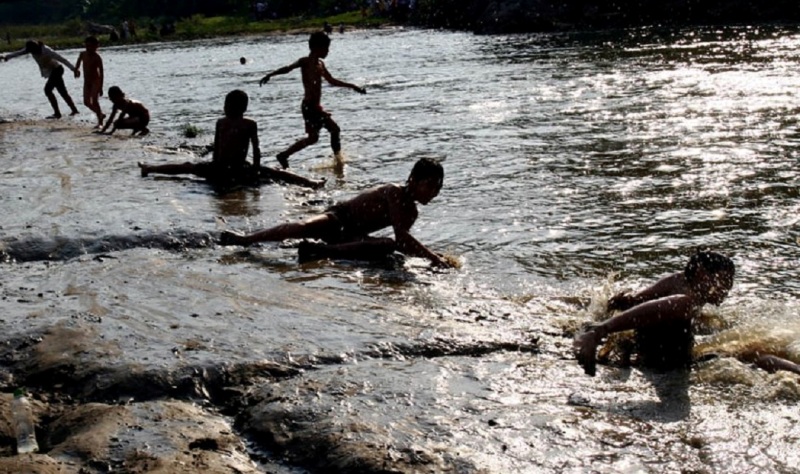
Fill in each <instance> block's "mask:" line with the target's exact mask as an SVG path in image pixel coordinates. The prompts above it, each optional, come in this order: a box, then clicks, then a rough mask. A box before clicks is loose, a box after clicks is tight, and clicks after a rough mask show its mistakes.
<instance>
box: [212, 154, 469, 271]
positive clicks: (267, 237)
mask: <svg viewBox="0 0 800 474" xmlns="http://www.w3.org/2000/svg"><path fill="white" fill-rule="evenodd" d="M443 179H444V170H443V169H442V165H441V164H439V163H437V162H436V161H434V160H431V159H430V158H422V159H420V160H419V161H417V163H416V164H415V165H414V168H413V169H412V170H411V174H410V175H409V177H408V180H407V182H406V184H405V185H403V186H400V185H397V184H384V185H382V186H378V187H376V188H373V189H370V190H368V191H365V192H363V193H361V194H359V195H358V196H356V197H354V198H352V199H350V200H348V201H344V202H342V203H339V204H337V205H335V206H333V207H331V208H330V209H328V210H327V211H326V212H325V213H324V214H322V215H320V216H317V217H312V218H311V219H308V220H306V221H304V222H298V223H288V224H281V225H278V226H276V227H272V228H270V229H265V230H262V231H259V232H255V233H253V234H249V235H240V234H235V233H233V232H228V231H226V232H223V233H222V235H221V236H220V243H221V244H222V245H250V244H253V243H256V242H263V241H282V240H285V239H305V238H309V239H321V240H323V241H324V242H325V244H311V243H309V242H305V241H304V242H302V243H301V245H300V247H299V249H298V251H299V257H300V259H301V260H311V259H323V258H334V259H336V258H341V259H355V260H365V259H366V260H376V259H381V258H385V257H386V256H388V255H390V254H391V253H393V252H395V251H399V252H401V253H404V254H406V255H410V256H415V257H422V258H426V259H428V260H430V261H431V263H433V264H434V265H436V266H439V267H453V266H454V264H453V262H451V261H449V260H448V259H447V258H446V257H443V256H441V255H438V254H436V253H434V252H432V251H431V250H429V249H428V248H427V247H425V246H424V245H423V244H422V243H420V242H419V241H418V240H417V239H415V238H414V237H413V236H412V235H411V234H410V233H409V230H410V229H411V226H412V225H414V222H415V221H416V220H417V216H418V211H417V206H416V203H418V202H419V203H421V204H423V205H425V204H428V203H429V202H430V201H431V200H432V199H433V198H435V197H436V196H437V195H438V194H439V191H440V190H441V188H442V181H443ZM389 226H391V227H392V228H393V229H394V239H392V238H388V237H386V238H376V237H371V236H370V235H369V234H370V233H372V232H376V231H378V230H380V229H383V228H386V227H389Z"/></svg>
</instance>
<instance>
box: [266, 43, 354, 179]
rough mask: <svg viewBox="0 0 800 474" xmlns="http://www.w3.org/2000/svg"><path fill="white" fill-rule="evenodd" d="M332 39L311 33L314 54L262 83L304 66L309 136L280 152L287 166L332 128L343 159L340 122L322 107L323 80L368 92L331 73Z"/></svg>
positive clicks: (337, 154)
mask: <svg viewBox="0 0 800 474" xmlns="http://www.w3.org/2000/svg"><path fill="white" fill-rule="evenodd" d="M330 44H331V39H330V38H329V37H328V35H326V34H325V33H324V32H322V31H318V32H315V33H312V34H311V37H310V38H309V39H308V47H309V50H310V53H309V55H308V56H305V57H302V58H300V59H298V60H297V61H295V62H294V63H292V64H290V65H288V66H284V67H282V68H279V69H276V70H275V71H272V72H270V73H269V74H267V75H266V76H264V77H263V78H262V79H261V81H260V82H259V84H260V85H262V86H263V85H264V84H266V83H267V82H269V80H270V78H271V77H273V76H277V75H280V74H286V73H288V72H291V71H293V70H295V69H297V68H300V71H301V74H302V79H303V90H304V94H303V102H302V104H301V107H300V109H301V111H302V113H303V121H304V122H305V128H306V134H307V136H306V137H305V138H301V139H300V140H298V141H297V142H295V143H294V144H293V145H291V146H290V147H289V148H287V149H286V150H285V151H282V152H280V153H278V155H277V159H278V162H279V163H280V164H281V166H282V167H283V168H288V167H289V156H291V155H292V154H294V153H297V152H298V151H300V150H302V149H303V148H305V147H307V146H309V145H312V144H314V143H317V141H318V140H319V131H320V129H322V128H325V129H326V130H328V133H330V135H331V148H332V149H333V153H334V155H335V157H336V159H337V161H340V160H341V155H340V152H341V150H342V144H341V139H340V137H339V133H340V129H339V125H337V124H336V122H334V121H333V118H331V114H330V112H327V111H325V109H323V108H322V104H321V101H322V79H325V80H326V81H327V82H328V83H329V84H331V85H333V86H336V87H346V88H349V89H353V90H354V91H356V92H358V93H360V94H366V93H367V91H366V90H364V88H362V87H359V86H356V85H354V84H350V83H348V82H344V81H340V80H339V79H336V78H334V77H333V76H331V73H330V72H328V69H327V68H326V67H325V62H324V61H323V59H325V58H326V57H327V56H328V50H329V48H330Z"/></svg>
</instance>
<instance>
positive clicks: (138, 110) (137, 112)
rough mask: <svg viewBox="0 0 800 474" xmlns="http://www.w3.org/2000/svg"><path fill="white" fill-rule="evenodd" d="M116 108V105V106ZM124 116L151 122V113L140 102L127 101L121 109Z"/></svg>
mask: <svg viewBox="0 0 800 474" xmlns="http://www.w3.org/2000/svg"><path fill="white" fill-rule="evenodd" d="M114 107H116V105H115V106H114ZM119 110H120V111H121V112H122V113H123V114H127V115H128V116H129V117H131V118H138V119H140V120H142V121H149V120H150V111H149V110H147V107H145V106H144V104H142V103H141V102H139V101H136V100H130V99H127V100H126V101H125V103H124V104H122V105H121V106H120V107H119Z"/></svg>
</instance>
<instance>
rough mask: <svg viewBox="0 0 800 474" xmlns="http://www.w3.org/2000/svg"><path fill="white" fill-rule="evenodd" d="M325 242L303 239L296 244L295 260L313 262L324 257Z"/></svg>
mask: <svg viewBox="0 0 800 474" xmlns="http://www.w3.org/2000/svg"><path fill="white" fill-rule="evenodd" d="M324 254H325V244H317V243H314V242H309V241H308V240H304V241H302V242H300V244H299V245H298V246H297V261H298V262H299V263H306V262H315V261H317V260H322V259H323V258H326V257H325V255H324Z"/></svg>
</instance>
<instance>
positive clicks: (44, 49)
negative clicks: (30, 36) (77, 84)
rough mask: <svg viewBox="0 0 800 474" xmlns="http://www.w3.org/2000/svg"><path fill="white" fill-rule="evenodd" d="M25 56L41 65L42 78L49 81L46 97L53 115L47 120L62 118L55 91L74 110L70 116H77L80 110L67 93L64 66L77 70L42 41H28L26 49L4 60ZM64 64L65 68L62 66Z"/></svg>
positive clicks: (46, 84) (45, 87)
mask: <svg viewBox="0 0 800 474" xmlns="http://www.w3.org/2000/svg"><path fill="white" fill-rule="evenodd" d="M25 54H30V55H31V56H32V57H33V59H34V60H35V61H36V64H38V65H39V71H40V72H41V73H42V77H44V78H45V79H47V82H46V83H45V85H44V95H46V96H47V100H49V101H50V106H51V107H53V115H50V116H49V117H47V118H49V119H60V118H61V110H59V108H58V101H57V100H56V96H55V94H53V89H55V90H57V91H58V93H59V94H60V95H61V97H62V98H63V99H64V102H66V103H67V105H68V106H69V108H70V109H71V110H72V113H70V115H77V114H78V109H77V108H76V107H75V102H73V101H72V97H70V95H69V92H67V87H66V86H65V85H64V66H67V67H68V68H69V70H70V71H72V72H73V73H74V72H75V71H77V69H75V67H74V66H73V65H72V64H71V63H70V62H69V61H67V60H66V59H64V57H63V56H61V55H60V54H58V53H56V52H55V51H53V50H52V49H50V47H48V46H46V45H45V44H44V43H42V42H41V41H28V42H26V43H25V48H23V49H21V50H19V51H17V52H14V53H10V54H8V55H6V56H4V57H2V59H3V61H8V60H9V59H12V58H16V57H17V56H22V55H25ZM59 63H61V64H59ZM62 64H63V65H64V66H62Z"/></svg>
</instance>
